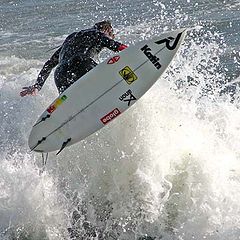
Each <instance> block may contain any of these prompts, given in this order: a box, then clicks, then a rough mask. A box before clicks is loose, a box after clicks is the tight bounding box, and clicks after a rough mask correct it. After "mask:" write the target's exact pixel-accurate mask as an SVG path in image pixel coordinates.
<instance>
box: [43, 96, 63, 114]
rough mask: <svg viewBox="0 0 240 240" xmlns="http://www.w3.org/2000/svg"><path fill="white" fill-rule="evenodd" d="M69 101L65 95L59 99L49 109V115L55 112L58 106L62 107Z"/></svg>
mask: <svg viewBox="0 0 240 240" xmlns="http://www.w3.org/2000/svg"><path fill="white" fill-rule="evenodd" d="M66 99H67V96H66V95H63V96H62V97H61V98H58V99H57V100H56V101H55V102H54V103H53V104H52V105H51V106H50V107H49V108H48V109H47V111H48V112H49V113H52V112H54V111H55V110H56V109H57V107H58V106H60V105H61V104H62V103H63V102H64V101H65V100H66Z"/></svg>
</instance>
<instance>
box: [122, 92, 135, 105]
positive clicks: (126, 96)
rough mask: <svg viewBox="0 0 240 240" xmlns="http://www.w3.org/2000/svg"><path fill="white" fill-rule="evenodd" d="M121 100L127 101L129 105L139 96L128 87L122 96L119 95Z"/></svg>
mask: <svg viewBox="0 0 240 240" xmlns="http://www.w3.org/2000/svg"><path fill="white" fill-rule="evenodd" d="M119 100H120V101H123V102H127V103H128V106H130V105H131V102H132V101H136V100H137V98H136V97H135V96H134V95H133V93H132V90H131V89H128V90H127V91H126V92H125V93H124V94H123V95H122V96H120V97H119Z"/></svg>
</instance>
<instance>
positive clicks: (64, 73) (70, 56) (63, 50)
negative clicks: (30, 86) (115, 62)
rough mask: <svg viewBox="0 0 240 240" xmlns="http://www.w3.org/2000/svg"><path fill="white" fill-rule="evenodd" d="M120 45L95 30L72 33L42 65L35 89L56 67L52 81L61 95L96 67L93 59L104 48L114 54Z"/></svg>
mask: <svg viewBox="0 0 240 240" xmlns="http://www.w3.org/2000/svg"><path fill="white" fill-rule="evenodd" d="M121 45H122V44H121V43H119V42H117V41H114V40H112V39H110V38H108V37H107V36H106V35H105V34H104V33H102V32H100V31H98V30H97V29H95V28H91V29H86V30H82V31H80V32H74V33H72V34H71V35H69V36H68V37H67V38H66V39H65V41H64V43H63V44H62V46H61V47H60V48H59V49H58V50H57V51H56V52H55V53H54V54H53V55H52V57H51V58H50V59H49V60H48V61H47V62H46V63H45V64H44V66H43V68H42V70H41V71H40V73H39V75H38V78H37V82H36V84H35V87H37V88H38V90H40V89H41V88H42V86H43V84H44V82H45V81H46V79H47V78H48V76H49V74H50V72H51V70H52V69H53V68H54V67H56V66H57V68H56V70H55V73H54V79H55V84H56V86H57V88H58V91H59V93H62V92H63V91H64V90H66V89H67V88H68V87H69V86H70V85H71V84H72V83H74V82H75V81H76V80H78V79H79V78H80V77H81V76H83V75H84V74H86V73H87V72H88V71H90V70H91V69H92V68H93V67H95V66H96V65H97V63H96V62H95V61H94V60H93V58H94V56H96V55H97V54H98V53H100V51H101V50H102V49H103V48H104V47H107V48H109V49H110V50H112V51H115V52H116V51H119V47H120V46H121Z"/></svg>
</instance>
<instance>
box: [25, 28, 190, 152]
mask: <svg viewBox="0 0 240 240" xmlns="http://www.w3.org/2000/svg"><path fill="white" fill-rule="evenodd" d="M186 32H187V29H178V30H175V31H171V32H166V33H163V34H161V35H159V36H155V37H153V38H152V39H150V40H145V41H142V42H139V43H137V44H136V45H134V46H130V47H128V48H127V49H125V50H124V51H122V52H120V53H117V54H116V53H115V54H114V55H113V56H112V57H110V58H109V59H107V60H105V61H103V62H102V63H100V64H99V65H98V66H96V67H95V68H94V69H92V70H91V71H90V72H88V73H87V74H86V75H84V76H83V77H81V78H80V79H79V80H78V81H76V82H75V83H74V84H72V85H71V86H70V87H69V88H68V89H66V90H65V91H64V92H63V93H62V94H61V95H60V96H59V97H58V98H57V99H55V100H54V101H53V102H52V103H51V105H50V106H48V108H47V109H46V110H45V111H44V112H43V113H42V115H41V116H40V117H39V119H38V120H37V122H36V124H35V125H34V126H33V128H32V130H31V133H30V136H29V140H28V144H29V147H30V149H31V150H34V151H37V152H52V151H56V150H60V151H61V150H62V149H63V148H65V147H68V146H70V145H72V144H74V143H76V142H79V141H81V140H82V139H84V138H86V137H87V136H89V135H91V134H92V133H94V132H96V131H97V130H99V129H101V128H102V127H104V126H105V125H107V124H108V123H109V122H111V121H112V120H113V119H115V118H116V117H118V116H119V115H120V114H122V113H123V112H124V111H125V110H126V109H128V108H129V107H131V106H132V105H133V104H134V103H135V102H136V101H137V100H138V99H139V98H140V97H141V96H142V95H143V94H144V93H145V92H146V91H147V90H149V88H150V87H151V86H152V85H153V84H154V83H155V82H156V81H157V80H158V78H159V77H160V76H161V75H162V74H163V73H164V71H165V70H166V68H167V67H168V65H169V64H170V62H171V61H172V59H173V58H174V56H175V55H176V52H177V50H178V49H179V47H180V45H181V43H182V41H183V40H184V38H185V35H186Z"/></svg>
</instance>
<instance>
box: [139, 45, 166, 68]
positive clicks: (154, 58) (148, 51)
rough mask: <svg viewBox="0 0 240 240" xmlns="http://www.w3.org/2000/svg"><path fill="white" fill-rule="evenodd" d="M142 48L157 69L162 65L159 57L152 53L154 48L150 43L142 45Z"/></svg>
mask: <svg viewBox="0 0 240 240" xmlns="http://www.w3.org/2000/svg"><path fill="white" fill-rule="evenodd" d="M141 50H142V51H143V53H144V54H145V55H146V57H147V58H148V59H149V60H150V61H151V62H152V64H153V65H154V66H155V68H156V69H160V68H161V66H162V65H161V63H160V62H159V58H158V57H157V56H156V55H153V54H152V53H151V51H152V49H151V48H150V47H149V46H148V45H145V46H144V47H142V48H141Z"/></svg>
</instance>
